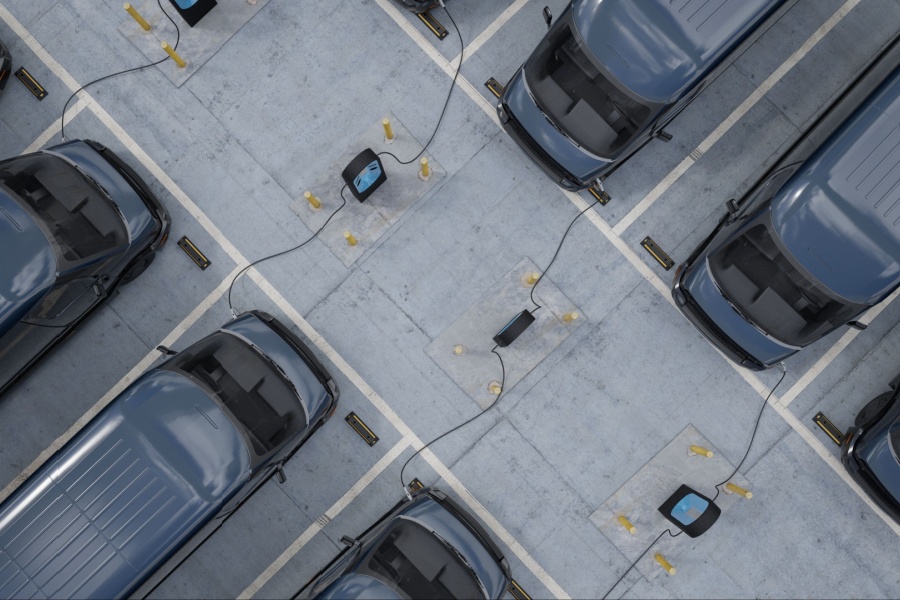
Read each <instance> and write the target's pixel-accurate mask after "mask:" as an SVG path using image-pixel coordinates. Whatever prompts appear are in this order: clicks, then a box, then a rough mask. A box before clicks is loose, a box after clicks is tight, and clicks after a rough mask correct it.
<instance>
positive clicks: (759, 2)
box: [497, 0, 796, 190]
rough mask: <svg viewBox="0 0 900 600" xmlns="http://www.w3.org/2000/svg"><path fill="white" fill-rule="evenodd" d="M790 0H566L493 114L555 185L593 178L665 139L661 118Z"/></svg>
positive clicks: (579, 185)
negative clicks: (656, 138)
mask: <svg viewBox="0 0 900 600" xmlns="http://www.w3.org/2000/svg"><path fill="white" fill-rule="evenodd" d="M794 2H796V0H790V1H788V2H785V1H784V0H677V1H676V0H637V1H636V0H602V1H601V0H573V1H572V2H571V3H569V5H568V6H567V7H566V9H565V10H564V11H563V13H562V15H560V17H559V19H558V20H557V21H556V23H555V24H553V25H552V26H551V27H550V31H549V32H548V33H547V35H546V36H545V37H544V39H543V40H542V41H541V43H540V44H538V47H537V48H536V49H535V51H534V52H533V53H532V55H531V56H530V57H529V58H528V60H527V61H526V62H525V64H524V65H522V67H520V68H519V70H518V71H517V72H516V73H515V75H513V77H512V78H511V79H510V81H509V83H508V84H507V86H506V88H505V90H504V91H503V94H502V95H501V97H500V101H499V103H498V105H497V112H498V115H499V117H500V122H501V123H502V124H503V128H504V129H505V130H506V132H507V133H508V134H509V136H510V137H511V138H512V139H513V140H514V141H515V142H516V143H517V144H518V145H519V146H520V147H521V148H522V150H524V151H525V153H526V154H527V155H528V156H529V157H530V158H531V159H532V160H533V161H534V162H535V163H537V165H538V166H539V167H540V168H541V169H542V170H543V171H544V172H545V173H546V174H547V175H548V176H549V177H550V178H551V179H553V181H554V182H556V183H557V184H559V185H560V186H561V187H563V188H565V189H567V190H579V189H585V188H588V187H590V186H592V185H597V186H599V185H601V183H600V182H601V179H602V178H604V177H606V176H607V175H609V174H610V173H612V172H613V171H614V170H615V169H616V168H618V166H619V165H621V164H622V163H623V162H624V161H625V160H626V159H627V158H628V157H630V156H631V155H632V154H634V153H635V152H637V151H638V150H639V149H640V148H641V147H643V146H644V145H645V144H646V143H647V142H649V141H650V140H651V139H653V138H654V137H661V138H662V139H665V140H666V141H668V139H670V137H671V136H669V135H668V134H667V133H666V132H665V131H663V128H664V127H665V126H666V125H667V124H668V123H669V122H670V121H671V120H672V119H674V118H675V116H676V115H678V113H680V112H681V111H682V110H683V109H684V108H685V107H686V106H687V105H688V104H689V103H690V102H691V101H692V100H693V99H694V98H696V97H697V95H698V94H699V93H700V92H701V91H702V90H703V89H704V88H705V87H706V86H707V85H708V84H709V83H710V82H712V81H713V80H714V79H715V78H716V77H718V75H719V74H720V73H721V72H722V71H723V70H725V68H727V67H728V66H729V65H730V64H731V63H732V62H733V61H734V59H735V58H737V56H738V55H739V54H740V53H741V52H742V51H743V50H744V49H746V48H747V47H749V45H750V44H751V43H752V42H753V41H755V40H756V39H757V38H758V37H759V36H760V35H762V33H764V32H765V30H766V29H768V28H769V26H771V25H772V23H774V22H775V21H776V20H777V19H778V18H780V17H781V15H782V14H784V12H786V11H787V10H788V9H789V8H790V6H792V5H793V3H794ZM545 10H546V9H545ZM545 14H548V12H547V13H545ZM548 21H549V17H548Z"/></svg>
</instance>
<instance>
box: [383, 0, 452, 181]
mask: <svg viewBox="0 0 900 600" xmlns="http://www.w3.org/2000/svg"><path fill="white" fill-rule="evenodd" d="M444 11H446V13H447V16H448V17H450V22H451V23H453V28H454V29H456V35H457V36H459V64H458V65H457V66H456V75H454V76H453V82H452V83H451V84H450V91H449V92H447V100H445V101H444V108H443V109H442V110H441V116H440V117H438V122H437V125H435V126H434V131H433V132H432V133H431V137H430V138H428V141H427V142H425V145H424V146H422V151H421V152H419V153H418V154H416V155H415V156H414V157H412V158H411V159H410V160H407V161H402V160H400V159H399V158H397V157H396V156H395V155H394V154H393V153H391V152H388V151H384V152H379V153H378V156H390V157H391V158H393V159H394V160H396V161H397V162H398V163H400V164H401V165H408V164H412V163H414V162H415V161H417V160H419V157H420V156H422V155H423V154H425V150H426V149H427V148H428V146H429V145H430V144H431V142H432V141H434V136H436V135H437V132H438V129H440V127H441V122H442V121H443V120H444V115H445V114H447V107H448V106H450V98H451V97H452V96H453V88H455V87H456V80H457V79H458V78H459V72H460V71H461V70H462V63H463V55H464V54H463V53H464V52H465V50H466V46H465V43H464V42H463V37H462V33H460V32H459V27H457V26H456V21H454V20H453V17H452V16H451V15H450V11H449V10H447V7H446V6H445V7H444Z"/></svg>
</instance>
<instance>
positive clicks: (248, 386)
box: [163, 331, 306, 456]
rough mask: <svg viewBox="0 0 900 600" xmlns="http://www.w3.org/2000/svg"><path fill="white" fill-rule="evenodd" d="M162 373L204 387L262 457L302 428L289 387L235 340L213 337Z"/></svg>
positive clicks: (271, 367)
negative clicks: (180, 374)
mask: <svg viewBox="0 0 900 600" xmlns="http://www.w3.org/2000/svg"><path fill="white" fill-rule="evenodd" d="M163 368H165V369H170V370H173V371H182V372H184V373H187V374H188V375H192V376H193V377H194V378H196V379H199V380H200V381H202V382H203V383H204V384H205V385H206V386H207V387H208V388H209V389H210V390H211V391H212V392H213V393H215V395H216V396H217V397H218V398H219V400H220V401H221V403H222V404H224V405H225V408H226V409H227V412H230V413H231V415H232V416H233V417H234V418H235V419H236V420H237V424H238V425H239V426H241V428H242V429H243V430H244V431H245V432H246V433H247V434H248V437H249V438H250V440H251V441H252V443H253V450H254V451H255V452H256V454H258V455H260V456H262V455H265V454H267V453H269V452H270V451H272V450H274V449H276V448H277V447H278V446H279V445H280V444H281V443H282V442H283V441H285V440H286V439H287V438H289V437H291V436H292V435H294V433H296V432H297V431H299V430H300V429H302V428H303V427H305V426H306V416H305V414H304V411H303V407H302V406H301V405H300V399H299V397H298V396H297V392H296V391H295V389H294V387H293V385H292V384H291V383H290V382H289V381H288V380H287V379H286V378H285V377H284V375H282V374H281V373H280V372H279V371H278V370H277V368H276V367H275V366H274V365H273V364H272V363H271V362H270V361H269V360H268V359H267V358H265V356H264V355H262V354H261V353H259V352H257V351H255V350H254V349H253V347H251V346H250V345H249V344H247V343H245V342H244V341H243V340H241V339H240V338H238V337H237V336H234V335H231V334H228V333H225V332H222V331H219V332H217V333H214V334H212V335H211V336H209V337H207V338H205V339H203V340H201V341H200V342H198V343H196V344H194V345H193V346H191V347H190V348H188V349H187V350H185V351H183V352H179V353H178V355H177V356H175V357H174V358H173V359H172V360H170V361H169V362H168V363H166V364H165V365H164V366H163Z"/></svg>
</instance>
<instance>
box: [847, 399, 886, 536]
mask: <svg viewBox="0 0 900 600" xmlns="http://www.w3.org/2000/svg"><path fill="white" fill-rule="evenodd" d="M898 429H900V402H898V398H897V393H896V390H895V392H894V394H893V395H892V398H891V402H890V404H889V406H887V407H886V409H885V411H884V412H883V413H882V415H881V416H880V417H878V418H877V419H876V420H875V422H873V423H868V424H865V425H863V426H862V427H852V428H850V429H849V430H848V431H847V434H846V435H847V438H848V439H849V442H848V443H845V444H844V446H843V448H842V449H841V461H842V462H843V464H844V468H846V469H847V472H848V473H850V475H851V477H853V479H854V481H856V482H857V483H858V484H859V485H860V487H862V488H863V490H865V491H866V493H867V494H868V495H869V497H870V498H872V500H873V501H874V502H875V503H876V504H877V505H878V506H879V507H880V508H881V509H882V510H883V511H884V512H886V513H887V514H888V515H890V517H891V518H892V519H894V520H895V521H896V522H898V523H900V463H898V460H897V455H896V454H895V453H894V452H893V451H892V450H891V447H890V444H891V442H890V435H891V433H892V432H896V431H897V430H898Z"/></svg>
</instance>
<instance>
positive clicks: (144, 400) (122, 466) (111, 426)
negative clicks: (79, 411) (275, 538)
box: [0, 370, 250, 598]
mask: <svg viewBox="0 0 900 600" xmlns="http://www.w3.org/2000/svg"><path fill="white" fill-rule="evenodd" d="M249 465H250V456H249V451H248V450H247V447H246V446H245V444H244V442H243V440H242V438H241V436H240V434H239V433H238V432H237V430H236V429H235V427H234V426H233V425H232V423H231V421H230V420H229V418H228V417H227V416H226V415H225V413H224V412H223V411H222V410H221V409H220V408H219V407H218V405H217V404H216V403H215V402H214V401H213V400H212V399H210V398H209V397H208V396H207V395H206V394H205V393H204V392H203V391H202V390H201V389H200V388H199V387H197V386H195V385H194V384H193V383H191V382H190V381H189V380H188V379H187V378H185V377H183V376H182V375H179V374H177V373H173V372H170V371H159V370H154V371H150V372H149V373H148V374H146V375H145V376H143V377H142V378H141V379H139V380H138V381H137V382H136V383H135V384H134V385H133V386H131V387H130V388H128V389H127V390H126V391H125V392H124V393H123V395H122V396H119V397H118V398H117V399H116V400H114V401H113V403H112V404H110V405H109V407H108V408H107V409H106V410H105V411H104V412H103V413H101V415H100V416H99V417H98V418H97V419H96V420H95V421H93V422H92V424H91V426H90V427H89V428H87V429H85V430H83V431H82V432H81V433H80V434H78V436H76V437H75V438H73V440H72V441H71V442H69V443H68V444H67V445H66V446H65V447H64V448H63V449H62V450H61V451H60V452H59V453H58V454H57V455H56V456H55V458H54V459H53V460H52V461H50V462H48V463H47V464H46V465H44V466H43V467H42V468H41V469H40V470H38V472H37V473H35V475H34V476H32V477H31V478H30V479H29V481H28V483H27V484H26V485H24V486H22V487H21V488H19V489H18V490H16V492H15V493H14V494H13V495H12V496H11V497H10V498H9V499H8V500H7V501H6V502H4V503H3V505H2V507H0V564H5V565H7V568H6V570H5V571H4V578H3V583H2V585H0V597H11V596H16V597H18V596H25V597H28V596H32V595H41V594H43V595H45V596H47V597H72V596H77V597H103V598H112V597H120V596H124V595H126V594H127V593H129V592H130V590H131V588H133V587H134V586H135V585H137V584H139V582H140V581H141V580H142V579H143V578H144V577H145V576H146V575H147V574H149V573H150V572H152V571H153V570H155V568H156V567H157V566H158V565H159V564H160V563H161V562H162V560H164V559H166V558H167V554H168V552H169V550H170V548H172V547H177V546H178V545H180V544H179V542H181V541H183V540H184V539H186V538H187V537H188V536H190V535H191V534H192V533H193V532H194V531H195V530H196V529H197V528H198V527H199V526H200V525H202V524H203V523H204V522H205V521H206V520H207V519H208V518H209V517H211V516H212V514H213V512H214V511H215V510H216V509H217V508H218V503H217V502H216V501H218V500H223V499H227V498H228V497H230V496H231V495H232V494H233V493H234V491H235V490H236V489H238V488H239V487H240V485H242V484H243V482H244V481H245V480H246V478H247V477H248V476H249V473H250V466H249ZM10 566H11V568H12V571H10Z"/></svg>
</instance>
